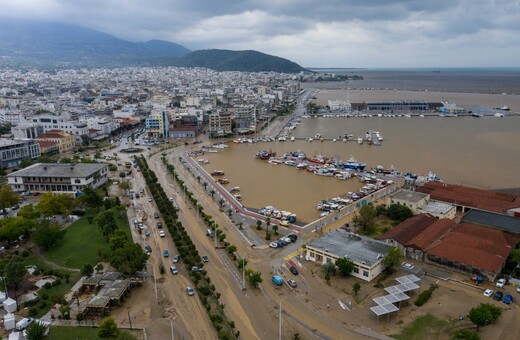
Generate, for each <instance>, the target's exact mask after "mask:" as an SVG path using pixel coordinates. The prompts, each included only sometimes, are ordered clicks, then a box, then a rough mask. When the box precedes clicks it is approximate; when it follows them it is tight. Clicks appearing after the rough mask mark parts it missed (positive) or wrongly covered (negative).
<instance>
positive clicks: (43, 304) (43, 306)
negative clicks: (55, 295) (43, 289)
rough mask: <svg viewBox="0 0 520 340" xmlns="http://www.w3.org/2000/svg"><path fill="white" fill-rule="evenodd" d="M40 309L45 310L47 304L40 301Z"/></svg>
mask: <svg viewBox="0 0 520 340" xmlns="http://www.w3.org/2000/svg"><path fill="white" fill-rule="evenodd" d="M38 307H39V308H40V309H46V308H47V302H46V301H42V302H40V305H39V306H38Z"/></svg>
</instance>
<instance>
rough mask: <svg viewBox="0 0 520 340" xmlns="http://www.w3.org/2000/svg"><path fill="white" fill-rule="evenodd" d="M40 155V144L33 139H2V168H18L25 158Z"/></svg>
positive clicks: (0, 159)
mask: <svg viewBox="0 0 520 340" xmlns="http://www.w3.org/2000/svg"><path fill="white" fill-rule="evenodd" d="M38 157H40V145H38V143H36V142H35V141H34V140H32V139H27V140H24V139H21V140H16V139H0V168H1V169H7V168H16V167H17V166H18V165H19V164H20V163H21V162H22V161H23V160H24V159H35V158H38Z"/></svg>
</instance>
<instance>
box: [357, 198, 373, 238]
mask: <svg viewBox="0 0 520 340" xmlns="http://www.w3.org/2000/svg"><path fill="white" fill-rule="evenodd" d="M355 217H358V219H356V221H355V223H357V224H358V226H359V227H361V228H362V229H363V230H364V231H365V232H366V231H368V230H370V229H372V228H373V224H374V220H375V219H376V209H375V208H374V206H373V205H372V204H365V205H364V206H362V207H361V208H360V209H359V216H355ZM367 234H368V233H367Z"/></svg>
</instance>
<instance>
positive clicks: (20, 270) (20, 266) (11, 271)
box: [4, 255, 27, 291]
mask: <svg viewBox="0 0 520 340" xmlns="http://www.w3.org/2000/svg"><path fill="white" fill-rule="evenodd" d="M25 274H27V271H26V270H25V264H24V263H23V260H22V259H21V258H20V257H18V256H17V255H13V257H11V259H10V260H9V261H8V262H7V263H6V265H5V267H4V279H5V283H6V285H7V286H8V287H13V288H14V290H15V291H16V290H18V287H19V286H20V283H21V282H22V279H23V277H24V276H25Z"/></svg>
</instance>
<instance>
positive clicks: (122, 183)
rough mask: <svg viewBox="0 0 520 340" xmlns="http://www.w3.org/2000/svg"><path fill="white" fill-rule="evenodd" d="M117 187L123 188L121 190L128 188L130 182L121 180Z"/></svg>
mask: <svg viewBox="0 0 520 340" xmlns="http://www.w3.org/2000/svg"><path fill="white" fill-rule="evenodd" d="M119 187H120V188H121V189H123V190H128V189H130V183H128V182H121V183H119Z"/></svg>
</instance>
